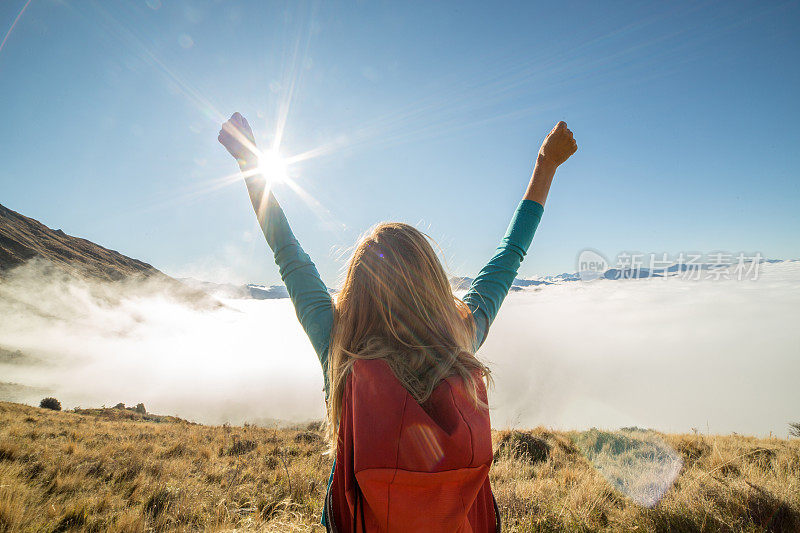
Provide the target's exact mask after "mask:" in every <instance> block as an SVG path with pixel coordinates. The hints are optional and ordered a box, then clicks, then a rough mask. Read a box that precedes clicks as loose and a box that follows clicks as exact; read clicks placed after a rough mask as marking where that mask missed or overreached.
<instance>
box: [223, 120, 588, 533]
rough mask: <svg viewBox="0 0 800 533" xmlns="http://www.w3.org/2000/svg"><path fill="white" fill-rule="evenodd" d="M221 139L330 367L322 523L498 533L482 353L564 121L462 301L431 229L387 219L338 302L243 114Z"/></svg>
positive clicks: (538, 209)
mask: <svg viewBox="0 0 800 533" xmlns="http://www.w3.org/2000/svg"><path fill="white" fill-rule="evenodd" d="M218 139H219V141H220V143H222V144H223V145H224V146H225V148H227V149H228V151H229V152H230V153H231V155H233V156H234V157H235V158H236V159H237V161H238V162H239V166H240V168H241V170H242V172H243V175H244V176H245V182H246V183H247V188H248V191H249V193H250V199H251V200H252V202H253V208H254V209H255V211H256V214H257V216H258V220H259V223H260V225H261V229H262V230H263V231H264V236H265V237H266V239H267V243H268V244H269V246H270V248H271V249H272V251H273V253H274V255H275V262H276V263H277V265H278V267H279V269H280V274H281V279H283V281H284V283H285V284H286V288H287V290H288V292H289V296H290V297H291V299H292V302H293V304H294V306H295V310H296V312H297V318H298V319H299V320H300V323H301V324H302V326H303V328H304V329H305V331H306V333H307V334H308V336H309V338H310V339H311V343H312V344H313V346H314V349H315V351H316V353H317V355H318V356H319V360H320V363H321V364H322V369H323V373H324V375H325V401H326V404H327V412H328V416H327V422H328V424H327V427H328V436H329V439H330V444H331V447H332V449H333V450H334V451H335V461H334V467H333V471H332V472H331V477H330V480H329V482H328V492H327V495H326V498H325V508H324V510H323V515H322V523H323V524H325V525H326V527H327V528H328V531H345V532H351V531H352V532H357V531H431V532H438V531H442V532H444V531H475V532H490V531H500V516H499V512H498V510H497V504H496V502H495V500H494V496H493V495H492V489H491V486H490V484H489V467H490V466H491V462H492V442H491V432H490V424H489V411H488V406H487V398H486V381H487V380H488V379H489V369H488V368H487V367H486V366H484V365H483V364H482V363H481V362H480V361H479V360H478V359H477V358H476V357H475V352H476V351H477V350H478V348H479V347H480V346H481V344H483V341H484V340H485V338H486V334H487V332H488V330H489V326H490V325H491V323H492V321H493V320H494V318H495V316H496V315H497V311H498V309H499V308H500V304H501V303H502V301H503V299H504V298H505V296H506V294H507V293H508V290H509V288H510V287H511V283H512V282H513V280H514V277H515V276H516V274H517V270H518V269H519V265H520V263H521V262H522V259H523V257H524V256H525V253H526V252H527V250H528V247H529V246H530V244H531V241H532V240H533V234H534V232H535V231H536V227H537V225H538V224H539V220H540V219H541V215H542V211H543V208H544V203H545V200H546V198H547V193H548V191H549V189H550V184H551V182H552V180H553V176H554V175H555V172H556V169H557V168H558V166H559V165H560V164H562V163H563V162H564V161H566V160H567V159H568V158H569V157H570V156H571V155H572V154H573V153H575V151H576V150H577V144H576V143H575V140H574V139H573V137H572V132H571V131H570V130H569V129H567V125H566V124H565V123H564V122H559V123H558V124H556V126H555V127H554V128H553V130H552V131H551V132H550V134H549V135H548V136H547V138H546V139H545V140H544V142H543V143H542V147H541V149H540V150H539V155H538V157H537V160H536V166H535V168H534V171H533V176H532V177H531V180H530V183H529V185H528V189H527V191H526V192H525V196H524V197H523V199H522V201H521V202H520V204H519V206H518V207H517V210H516V212H515V213H514V216H513V218H512V220H511V224H510V225H509V227H508V230H507V232H506V235H505V237H504V238H503V240H502V241H501V243H500V246H499V247H498V248H497V251H496V253H495V255H494V257H492V259H491V260H490V261H489V263H488V264H487V265H486V266H485V267H484V268H483V269H482V270H481V272H480V273H479V274H478V276H477V277H476V278H475V280H474V281H473V282H472V285H471V286H470V288H469V291H468V292H467V294H466V295H465V296H464V298H463V299H462V300H459V299H458V298H456V297H455V296H454V295H453V293H452V289H451V287H450V284H449V282H448V279H447V276H446V274H445V272H444V269H443V268H442V265H441V263H440V262H439V259H438V257H437V256H436V253H435V252H434V250H433V248H432V247H431V244H430V243H429V242H428V239H427V238H426V235H424V234H423V233H421V232H420V231H418V230H417V229H415V228H414V227H412V226H409V225H407V224H401V223H394V222H389V223H383V224H379V225H378V226H376V227H375V228H374V229H373V230H372V231H371V232H370V233H369V234H368V235H367V236H366V237H364V238H363V239H362V240H361V241H360V242H359V244H358V246H357V247H356V249H355V252H354V253H353V256H352V258H351V259H350V262H349V267H348V271H347V277H346V279H345V282H344V286H343V287H342V290H341V291H340V292H339V295H338V297H337V300H336V302H335V303H334V302H333V301H332V299H331V296H330V294H329V293H328V290H327V288H326V287H325V284H324V283H323V282H322V280H321V279H320V276H319V274H318V273H317V269H316V267H315V266H314V263H312V262H311V259H310V258H309V257H308V255H307V254H306V253H305V252H304V251H303V249H302V248H301V247H300V244H299V243H298V242H297V239H295V237H294V235H293V234H292V231H291V229H290V228H289V224H288V222H287V220H286V217H285V216H284V213H283V210H282V209H281V207H280V205H279V204H278V202H277V200H276V199H275V196H273V194H272V192H271V191H269V192H268V191H267V190H266V182H265V179H264V178H263V176H260V175H258V173H257V167H258V156H257V153H258V151H257V149H256V147H255V142H254V139H253V134H252V131H251V129H250V126H249V125H248V123H247V121H246V120H245V119H244V117H242V116H241V115H240V114H239V113H234V115H233V116H232V117H231V119H230V120H229V121H228V122H226V123H225V124H223V127H222V130H221V131H220V133H219V138H218Z"/></svg>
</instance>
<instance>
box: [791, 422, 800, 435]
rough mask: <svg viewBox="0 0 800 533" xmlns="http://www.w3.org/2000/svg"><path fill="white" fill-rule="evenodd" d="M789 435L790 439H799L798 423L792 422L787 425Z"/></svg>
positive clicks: (799, 425)
mask: <svg viewBox="0 0 800 533" xmlns="http://www.w3.org/2000/svg"><path fill="white" fill-rule="evenodd" d="M789 435H791V436H792V437H800V422H792V423H791V424H789Z"/></svg>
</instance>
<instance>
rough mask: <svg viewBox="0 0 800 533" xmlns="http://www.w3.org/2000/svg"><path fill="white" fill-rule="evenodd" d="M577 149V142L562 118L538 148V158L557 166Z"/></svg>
mask: <svg viewBox="0 0 800 533" xmlns="http://www.w3.org/2000/svg"><path fill="white" fill-rule="evenodd" d="M577 150H578V144H577V143H576V142H575V139H573V138H572V132H571V131H570V130H569V129H568V128H567V123H566V122H564V121H563V120H562V121H561V122H559V123H558V124H556V127H555V128H553V129H552V130H551V131H550V133H549V134H548V135H547V137H546V138H545V140H544V142H543V143H542V147H541V148H540V149H539V160H541V161H542V162H543V163H546V164H549V165H552V166H554V167H557V166H558V165H560V164H561V163H563V162H564V161H566V160H567V159H569V157H570V156H571V155H572V154H574V153H575V152H576V151H577Z"/></svg>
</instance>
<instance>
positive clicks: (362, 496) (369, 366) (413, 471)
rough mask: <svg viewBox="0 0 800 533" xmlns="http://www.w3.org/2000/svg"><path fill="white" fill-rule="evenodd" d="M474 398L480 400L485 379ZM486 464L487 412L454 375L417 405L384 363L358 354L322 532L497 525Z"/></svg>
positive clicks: (487, 528) (481, 531)
mask: <svg viewBox="0 0 800 533" xmlns="http://www.w3.org/2000/svg"><path fill="white" fill-rule="evenodd" d="M478 397H479V398H480V399H481V400H482V401H484V402H485V401H486V389H485V387H484V385H483V380H478ZM491 463H492V440H491V432H490V425H489V413H488V411H487V410H486V409H481V408H479V407H476V406H475V404H474V402H473V401H472V399H471V398H470V396H469V394H468V393H467V390H466V386H465V384H464V382H463V380H462V379H461V378H460V377H450V378H447V379H445V380H443V381H442V382H441V383H439V385H438V386H437V387H436V389H435V390H434V392H433V394H432V395H431V397H430V398H429V399H428V401H426V402H425V403H424V404H419V403H417V402H416V401H415V400H414V398H413V397H412V396H411V395H410V394H409V393H408V391H407V390H406V389H405V388H404V387H403V386H402V385H401V384H400V382H399V381H398V380H397V378H395V376H394V373H393V372H392V371H391V369H390V368H389V365H388V364H387V363H386V362H385V361H382V360H380V359H374V360H359V361H356V362H355V364H354V366H353V370H352V372H351V373H350V375H349V376H348V378H347V384H346V386H345V390H344V394H343V400H342V415H341V420H340V422H339V435H338V444H337V451H336V466H335V469H334V474H333V482H332V483H331V486H330V489H329V491H328V494H327V496H326V501H325V513H326V517H327V527H328V531H334V532H345V533H350V532H353V533H357V532H367V531H369V532H373V531H381V532H384V531H385V532H395V531H426V532H431V533H435V532H476V533H490V532H495V531H498V532H499V531H500V516H499V512H498V510H497V503H496V501H495V499H494V496H493V494H492V488H491V486H490V485H489V467H490V466H491Z"/></svg>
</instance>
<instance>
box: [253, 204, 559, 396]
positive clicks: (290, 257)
mask: <svg viewBox="0 0 800 533" xmlns="http://www.w3.org/2000/svg"><path fill="white" fill-rule="evenodd" d="M543 210H544V207H542V205H541V204H540V203H538V202H534V201H532V200H522V201H521V202H520V204H519V206H518V207H517V210H516V211H515V213H514V216H513V217H512V219H511V223H510V224H509V226H508V230H507V231H506V234H505V236H504V237H503V239H502V240H501V241H500V245H499V246H498V247H497V250H496V251H495V254H494V256H493V257H492V258H491V259H490V260H489V262H488V263H487V264H486V266H484V267H483V268H482V269H481V271H480V272H479V273H478V275H477V276H476V277H475V279H474V280H473V282H472V284H471V286H470V288H469V290H468V291H467V293H466V294H465V295H464V297H463V300H464V303H466V304H467V307H468V308H469V310H470V311H471V312H472V316H473V317H474V320H475V326H476V328H475V329H476V342H475V350H476V351H477V350H478V348H480V347H481V345H482V344H483V342H484V341H485V340H486V335H487V333H488V331H489V327H490V326H491V325H492V322H493V321H494V319H495V317H496V316H497V312H498V311H499V310H500V305H501V304H502V303H503V300H504V299H505V297H506V295H507V294H508V291H509V289H510V288H511V284H512V282H513V281H514V278H515V277H516V275H517V271H518V270H519V266H520V264H521V263H522V260H523V259H524V258H525V254H526V253H527V251H528V248H529V247H530V245H531V242H532V241H533V235H534V233H535V232H536V228H537V227H538V225H539V221H540V220H541V218H542V212H543ZM262 230H263V231H264V236H265V237H266V239H267V244H269V247H270V248H271V249H272V251H273V254H274V256H275V263H276V264H277V265H278V268H279V270H280V275H281V279H282V280H283V283H284V284H285V285H286V289H287V291H288V292H289V297H290V298H291V300H292V303H293V304H294V308H295V313H296V314H297V318H298V320H299V321H300V324H301V325H302V326H303V329H304V330H305V332H306V334H307V335H308V338H309V339H310V340H311V344H312V346H313V347H314V351H315V352H316V353H317V357H319V362H320V364H321V365H322V372H323V376H324V383H325V398H326V399H327V397H328V390H329V386H328V347H329V346H330V335H331V328H332V327H333V299H332V298H331V295H330V293H329V292H328V289H327V287H326V286H325V283H323V282H322V279H321V278H320V275H319V272H317V268H316V266H315V265H314V263H313V262H312V261H311V258H310V257H309V256H308V254H307V253H306V252H305V251H304V250H303V248H302V247H301V246H300V243H299V242H298V241H297V239H296V238H295V236H294V234H293V233H292V230H291V228H290V226H289V222H288V221H287V220H286V215H285V214H284V212H283V209H281V206H280V204H278V201H277V200H276V199H275V196H274V195H273V194H272V192H270V193H269V195H268V197H267V202H266V207H265V212H264V219H263V222H262Z"/></svg>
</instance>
